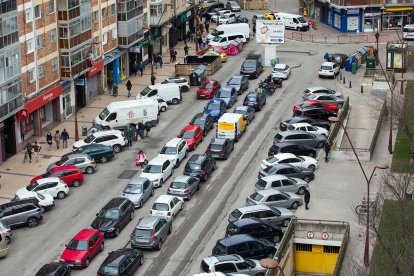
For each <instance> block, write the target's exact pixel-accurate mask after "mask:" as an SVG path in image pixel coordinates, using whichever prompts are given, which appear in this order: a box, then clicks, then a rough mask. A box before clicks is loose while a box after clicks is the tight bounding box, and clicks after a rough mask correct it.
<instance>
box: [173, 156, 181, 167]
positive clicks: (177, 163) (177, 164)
mask: <svg viewBox="0 0 414 276" xmlns="http://www.w3.org/2000/svg"><path fill="white" fill-rule="evenodd" d="M179 166H180V158H178V159H177V162H175V165H174V167H175V168H178V167H179Z"/></svg>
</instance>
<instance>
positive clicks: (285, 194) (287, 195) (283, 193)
mask: <svg viewBox="0 0 414 276" xmlns="http://www.w3.org/2000/svg"><path fill="white" fill-rule="evenodd" d="M280 193H281V194H282V195H284V196H286V197H290V195H289V194H287V193H285V192H280Z"/></svg>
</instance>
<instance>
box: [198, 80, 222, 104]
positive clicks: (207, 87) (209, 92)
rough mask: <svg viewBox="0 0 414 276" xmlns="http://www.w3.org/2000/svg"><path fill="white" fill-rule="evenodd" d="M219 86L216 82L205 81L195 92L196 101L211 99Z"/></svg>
mask: <svg viewBox="0 0 414 276" xmlns="http://www.w3.org/2000/svg"><path fill="white" fill-rule="evenodd" d="M220 88H221V85H220V83H219V82H218V81H216V80H206V81H205V82H203V83H202V84H201V85H200V87H199V88H198V90H197V99H212V98H214V96H215V95H216V93H217V91H219V89H220Z"/></svg>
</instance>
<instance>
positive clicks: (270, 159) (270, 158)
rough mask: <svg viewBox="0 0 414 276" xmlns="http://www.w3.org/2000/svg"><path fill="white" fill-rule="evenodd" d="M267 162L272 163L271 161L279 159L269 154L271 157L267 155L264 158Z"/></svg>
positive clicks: (274, 161)
mask: <svg viewBox="0 0 414 276" xmlns="http://www.w3.org/2000/svg"><path fill="white" fill-rule="evenodd" d="M265 160H266V161H267V162H268V163H270V164H273V163H276V162H277V161H279V159H277V158H276V157H274V156H271V157H268V158H266V159H265Z"/></svg>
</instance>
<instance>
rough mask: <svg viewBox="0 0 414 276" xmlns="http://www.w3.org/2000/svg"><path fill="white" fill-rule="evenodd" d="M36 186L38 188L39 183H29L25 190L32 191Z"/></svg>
mask: <svg viewBox="0 0 414 276" xmlns="http://www.w3.org/2000/svg"><path fill="white" fill-rule="evenodd" d="M37 186H39V183H37V181H35V182H33V183H30V184H29V185H27V187H26V189H27V190H28V191H32V190H33V189H34V188H36V187H37Z"/></svg>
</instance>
